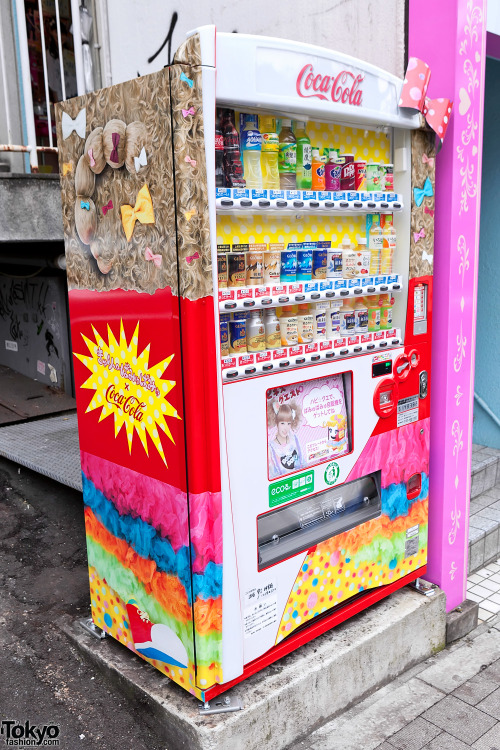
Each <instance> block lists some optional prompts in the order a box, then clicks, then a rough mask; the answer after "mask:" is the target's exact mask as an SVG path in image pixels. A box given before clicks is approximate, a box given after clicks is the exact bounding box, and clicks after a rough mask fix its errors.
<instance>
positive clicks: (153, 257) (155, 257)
mask: <svg viewBox="0 0 500 750" xmlns="http://www.w3.org/2000/svg"><path fill="white" fill-rule="evenodd" d="M144 257H145V258H146V260H152V261H153V263H154V264H155V266H156V268H160V266H161V255H155V254H154V253H153V252H151V250H150V248H149V247H147V248H146V250H145V252H144Z"/></svg>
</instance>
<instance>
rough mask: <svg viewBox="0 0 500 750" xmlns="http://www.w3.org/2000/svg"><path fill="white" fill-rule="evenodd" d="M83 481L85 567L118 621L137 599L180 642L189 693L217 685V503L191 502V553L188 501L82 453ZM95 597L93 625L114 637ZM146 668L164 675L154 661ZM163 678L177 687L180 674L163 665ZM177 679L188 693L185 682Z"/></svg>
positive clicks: (182, 495) (219, 588)
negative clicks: (107, 597) (103, 590)
mask: <svg viewBox="0 0 500 750" xmlns="http://www.w3.org/2000/svg"><path fill="white" fill-rule="evenodd" d="M82 474H83V476H82V481H83V492H84V502H85V527H86V533H87V550H88V559H89V566H90V567H91V568H92V571H93V575H94V576H95V577H96V578H97V579H98V580H99V581H101V582H103V585H102V586H101V588H107V590H109V591H112V592H113V597H112V598H113V599H114V601H115V602H116V601H117V600H118V599H119V600H120V604H118V603H116V604H114V606H116V607H118V608H119V609H120V617H121V618H122V619H123V617H125V619H126V617H127V610H126V607H125V605H126V604H127V602H129V601H130V600H131V599H134V600H135V601H136V602H137V606H138V607H139V609H140V610H142V611H143V612H145V613H147V615H148V617H149V619H150V620H151V622H152V623H153V624H154V623H156V624H161V625H163V626H167V627H168V628H170V630H171V631H172V633H174V634H175V636H176V637H177V638H179V639H180V641H181V642H182V644H183V646H184V647H185V649H186V652H187V654H188V658H189V665H188V666H189V669H190V670H191V671H192V673H193V674H194V675H195V678H194V682H193V683H192V686H193V689H194V688H195V687H196V685H197V686H198V687H201V689H202V690H203V689H205V688H207V687H209V686H210V685H212V684H214V683H215V682H221V681H222V669H221V666H220V665H221V661H222V564H221V555H222V550H221V548H219V546H218V545H217V544H214V543H213V542H212V541H211V540H213V539H214V532H215V531H217V528H218V526H220V524H221V508H220V503H219V507H217V504H216V503H214V502H213V495H210V497H209V498H208V497H204V495H200V496H198V497H197V498H195V501H194V502H193V503H192V515H193V517H194V518H193V520H194V528H193V530H192V539H191V541H192V543H191V545H189V527H188V521H189V519H188V510H187V508H188V505H187V497H186V494H185V493H182V492H178V491H175V490H174V489H173V488H171V487H169V486H168V485H166V484H165V483H163V482H160V481H158V480H155V479H152V478H151V477H145V476H143V475H140V474H138V473H137V472H134V471H132V470H130V469H127V468H124V467H120V466H117V465H116V464H113V463H111V462H109V461H105V460H104V459H100V458H97V457H95V456H92V455H90V454H88V453H84V452H82ZM206 494H207V495H208V494H209V493H206ZM208 500H210V501H211V502H208ZM170 529H171V532H170ZM221 537H222V534H221V533H220V539H221ZM204 539H207V543H206V544H205V543H204ZM194 540H195V541H194ZM191 570H193V571H194V572H193V574H191ZM91 586H92V581H91ZM110 596H111V594H110ZM99 597H100V594H96V597H93V599H92V610H93V617H94V619H95V621H96V622H97V624H98V625H99V626H100V627H102V628H103V629H104V630H106V631H107V632H110V633H111V634H112V635H115V637H117V635H118V624H117V623H116V622H115V621H114V618H113V617H108V618H107V619H106V617H105V615H106V612H104V611H103V610H102V607H101V611H99V606H100V603H99V602H100V599H99ZM98 620H100V621H99V622H98ZM193 620H194V622H195V623H196V632H195V637H196V659H195V648H194V644H193ZM119 629H120V632H121V636H120V637H118V640H120V641H121V642H125V641H126V645H127V646H128V647H129V648H130V647H131V646H130V644H132V646H133V645H134V644H133V637H132V636H131V632H130V631H128V632H127V633H126V636H127V637H126V638H124V636H125V630H124V626H122V625H121V626H120V627H119ZM133 650H135V647H134V649H133ZM139 655H141V656H142V658H146V657H145V656H143V655H142V654H139ZM146 660H147V661H150V662H151V663H153V664H154V666H156V667H157V668H159V669H161V666H159V665H160V664H161V662H159V661H158V660H157V659H156V660H153V659H146ZM195 663H196V667H195V666H194V665H195ZM161 671H164V672H165V674H168V676H169V677H171V678H172V679H174V680H175V681H176V682H179V683H180V682H181V680H180V675H179V674H178V672H179V668H178V667H175V668H170V666H169V665H168V664H165V665H164V668H163V669H161ZM184 671H185V670H184ZM181 672H182V676H183V680H184V681H186V679H187V683H188V684H189V685H190V686H191V681H190V679H189V675H188V676H187V678H186V675H185V674H184V672H183V671H182V670H181ZM183 686H184V687H187V685H183Z"/></svg>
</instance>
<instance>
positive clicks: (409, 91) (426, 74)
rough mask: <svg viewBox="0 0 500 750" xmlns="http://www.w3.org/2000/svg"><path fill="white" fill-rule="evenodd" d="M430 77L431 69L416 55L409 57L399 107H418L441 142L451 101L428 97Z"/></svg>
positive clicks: (447, 120)
mask: <svg viewBox="0 0 500 750" xmlns="http://www.w3.org/2000/svg"><path fill="white" fill-rule="evenodd" d="M430 78H431V69H430V68H429V66H428V65H427V64H426V63H424V61H423V60H419V59H418V57H410V59H409V60H408V67H407V69H406V76H405V79H404V83H403V88H402V89H401V97H400V99H399V106H400V107H410V108H411V109H418V110H419V112H422V114H423V115H424V117H425V119H426V121H427V124H428V125H429V127H431V128H432V129H433V131H434V132H435V133H436V134H437V136H438V137H439V138H440V140H441V144H442V143H443V140H444V137H445V135H446V129H447V127H448V123H449V120H450V114H451V109H452V107H453V102H451V101H450V100H449V99H442V98H441V99H428V98H427V97H426V93H427V88H428V86H429V81H430Z"/></svg>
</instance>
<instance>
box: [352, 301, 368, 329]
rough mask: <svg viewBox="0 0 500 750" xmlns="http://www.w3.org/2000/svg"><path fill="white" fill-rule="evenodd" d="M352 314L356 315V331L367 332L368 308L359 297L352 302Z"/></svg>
mask: <svg viewBox="0 0 500 750" xmlns="http://www.w3.org/2000/svg"><path fill="white" fill-rule="evenodd" d="M354 314H355V316H356V333H367V331H368V308H367V307H366V304H365V303H364V301H363V299H362V298H361V297H358V298H357V299H356V302H355V303H354Z"/></svg>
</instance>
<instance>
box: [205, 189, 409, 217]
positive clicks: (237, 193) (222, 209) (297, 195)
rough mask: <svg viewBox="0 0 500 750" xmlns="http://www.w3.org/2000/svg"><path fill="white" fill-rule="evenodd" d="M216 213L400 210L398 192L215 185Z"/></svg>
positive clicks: (401, 205)
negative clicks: (264, 188) (277, 188)
mask: <svg viewBox="0 0 500 750" xmlns="http://www.w3.org/2000/svg"><path fill="white" fill-rule="evenodd" d="M215 205H216V209H217V213H218V214H239V215H242V214H245V213H248V214H254V213H272V214H273V215H277V214H283V215H286V214H297V213H300V214H318V213H320V214H324V213H329V214H332V213H336V214H367V213H368V214H373V213H380V212H386V213H394V212H397V211H402V210H403V207H404V206H403V196H402V195H400V194H399V193H371V192H359V191H350V190H349V191H339V192H332V191H328V190H327V191H323V192H318V191H314V190H250V189H247V188H245V189H242V188H216V198H215Z"/></svg>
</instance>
